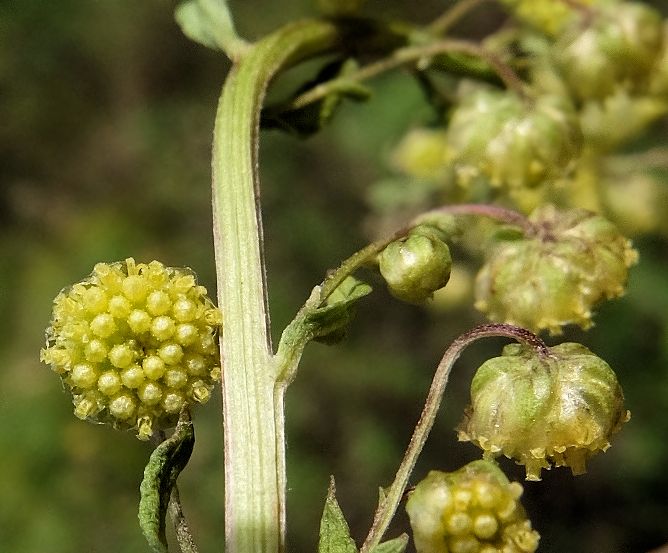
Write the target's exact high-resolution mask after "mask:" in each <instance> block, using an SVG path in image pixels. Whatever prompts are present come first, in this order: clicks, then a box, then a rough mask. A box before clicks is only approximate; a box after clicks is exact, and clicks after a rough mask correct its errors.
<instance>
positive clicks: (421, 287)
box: [378, 227, 452, 303]
mask: <svg viewBox="0 0 668 553" xmlns="http://www.w3.org/2000/svg"><path fill="white" fill-rule="evenodd" d="M378 262H379V265H380V272H381V274H382V275H383V278H384V279H385V281H386V282H387V286H388V288H389V290H390V293H391V294H392V295H393V296H394V297H395V298H397V299H400V300H402V301H406V302H408V303H421V302H423V301H425V300H427V299H429V298H431V296H432V294H433V293H434V292H435V291H436V290H439V289H440V288H443V287H444V286H445V285H446V284H447V283H448V279H449V278H450V269H451V267H452V258H451V257H450V249H449V248H448V245H447V244H446V243H445V242H443V240H441V239H440V238H439V236H438V234H437V231H436V230H433V229H431V228H428V227H416V228H414V229H413V230H411V231H410V232H409V234H408V236H407V237H406V238H403V239H401V240H396V241H394V242H392V243H390V244H389V245H388V246H387V247H386V248H385V249H384V250H383V251H382V252H381V253H380V255H379V260H378Z"/></svg>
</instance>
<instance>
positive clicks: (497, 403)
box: [459, 343, 629, 480]
mask: <svg viewBox="0 0 668 553" xmlns="http://www.w3.org/2000/svg"><path fill="white" fill-rule="evenodd" d="M628 418H629V413H628V411H626V410H625V409H624V396H623V394H622V389H621V387H620V385H619V383H618V382H617V377H616V376H615V373H614V372H613V371H612V369H611V368H610V366H609V365H608V364H607V363H606V362H605V361H603V360H602V359H601V358H599V357H597V356H596V355H594V354H593V353H592V352H591V351H589V350H588V349H587V348H585V347H584V346H582V345H580V344H574V343H564V344H560V345H558V346H555V347H553V348H548V352H547V353H543V354H541V353H538V352H537V351H536V350H535V349H534V348H533V347H530V346H526V345H519V344H512V345H509V346H506V347H505V348H504V350H503V354H502V356H501V357H495V358H494V359H490V360H489V361H486V362H485V363H484V364H483V365H482V366H481V367H480V368H479V369H478V371H477V372H476V374H475V376H474V377H473V382H472V383H471V405H470V407H469V409H468V410H467V413H466V415H465V417H464V421H463V422H462V424H461V425H460V428H459V439H460V440H462V441H471V442H474V443H475V444H476V445H478V446H479V447H480V448H481V449H482V450H483V451H484V454H485V456H486V457H496V456H498V455H505V456H506V457H510V458H512V459H515V460H516V461H517V463H519V464H522V465H525V467H526V472H527V480H540V472H541V469H544V468H546V469H549V468H550V465H552V464H553V465H555V466H568V467H570V468H571V471H572V472H573V474H582V473H583V472H585V468H586V467H585V465H586V461H587V460H588V459H589V458H590V457H591V456H592V455H594V454H596V453H598V452H599V451H605V450H606V449H608V447H610V442H609V440H610V437H611V436H612V434H614V433H615V432H617V431H618V430H619V429H620V428H621V426H622V424H623V423H624V422H626V421H627V420H628Z"/></svg>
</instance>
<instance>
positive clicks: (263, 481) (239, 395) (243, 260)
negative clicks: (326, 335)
mask: <svg viewBox="0 0 668 553" xmlns="http://www.w3.org/2000/svg"><path fill="white" fill-rule="evenodd" d="M336 35H337V33H336V28H335V27H334V26H333V25H332V24H330V23H326V22H317V21H308V22H301V23H297V24H294V25H290V26H287V27H285V28H283V29H281V30H279V31H277V32H275V33H273V34H271V35H270V36H268V37H267V38H265V39H264V40H262V41H260V42H258V43H257V44H255V45H253V46H251V47H250V48H249V50H248V51H247V52H246V53H245V55H244V56H243V58H242V59H241V60H240V61H239V62H238V63H237V64H236V65H235V66H234V67H233V68H232V70H231V72H230V74H229V76H228V78H227V81H226V83H225V86H224V88H223V92H222V95H221V98H220V102H219V106H218V112H217V115H216V125H215V130H214V145H213V163H212V165H213V213H214V242H215V251H216V268H217V281H218V301H219V305H220V307H221V309H222V311H223V314H224V330H223V333H222V340H221V355H222V359H223V367H224V370H223V390H222V392H223V418H224V442H225V551H226V553H277V552H280V551H282V550H283V549H284V542H285V450H284V417H283V408H282V404H283V397H282V388H280V389H278V390H276V389H275V388H276V386H275V382H276V372H277V371H276V367H275V365H276V363H275V361H274V358H273V356H272V351H271V345H270V338H269V328H268V327H269V324H268V321H269V319H268V315H267V309H266V286H265V277H264V264H263V254H262V226H261V220H260V210H259V202H258V198H259V187H258V178H257V137H258V122H259V113H260V109H261V106H262V101H263V97H264V93H265V90H266V87H267V84H268V82H269V81H270V79H271V78H272V76H273V75H274V74H275V73H276V72H277V71H278V70H279V69H280V68H281V67H283V66H285V65H287V64H289V63H291V62H293V61H295V60H297V59H299V58H302V57H305V56H308V55H311V54H313V53H316V52H319V51H322V50H326V49H328V48H330V47H331V46H332V45H333V43H334V41H335V40H336Z"/></svg>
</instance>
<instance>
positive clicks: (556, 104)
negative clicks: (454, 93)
mask: <svg viewBox="0 0 668 553" xmlns="http://www.w3.org/2000/svg"><path fill="white" fill-rule="evenodd" d="M447 137H448V146H449V148H450V151H451V152H452V156H453V157H452V162H453V164H454V167H455V172H456V174H457V178H458V181H459V182H460V184H462V185H466V184H467V183H468V182H469V181H470V180H471V179H473V178H475V177H477V176H479V175H483V176H485V177H487V178H488V179H489V182H490V184H491V185H492V186H505V187H508V188H511V189H516V188H523V187H533V186H537V185H539V184H542V183H543V182H545V181H551V180H555V179H558V178H560V177H562V176H563V175H564V174H566V173H567V172H568V171H569V170H570V169H571V167H572V164H573V162H574V160H575V159H576V158H577V157H578V156H579V154H580V149H581V144H582V135H581V131H580V127H579V121H578V118H577V116H576V113H575V111H574V110H573V107H572V106H571V105H570V103H569V101H568V99H567V98H566V97H563V96H554V95H541V96H539V97H538V98H537V99H536V100H535V101H532V102H529V101H527V100H525V99H522V98H520V97H519V96H518V95H516V94H514V93H512V92H507V91H505V92H504V91H497V90H490V89H487V88H478V89H476V90H474V91H473V92H472V93H470V94H467V95H466V96H465V97H464V99H463V100H462V102H461V103H460V104H459V105H458V106H457V108H456V109H455V110H454V112H453V113H452V118H451V120H450V123H449V125H448V134H447Z"/></svg>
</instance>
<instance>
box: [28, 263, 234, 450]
mask: <svg viewBox="0 0 668 553" xmlns="http://www.w3.org/2000/svg"><path fill="white" fill-rule="evenodd" d="M206 293H207V292H206V289H205V288H204V287H203V286H198V285H197V283H196V281H195V276H194V275H193V274H192V272H191V271H190V270H188V269H181V268H172V267H165V266H164V265H163V264H162V263H159V262H158V261H152V262H151V263H148V264H143V263H139V264H136V263H135V261H134V259H132V258H129V259H127V260H125V261H124V262H118V263H111V264H108V263H98V264H97V265H96V266H95V268H94V270H93V273H92V274H91V275H90V276H89V277H88V278H86V279H84V280H83V281H81V282H79V283H77V284H75V285H73V286H71V287H70V288H67V289H65V290H63V291H62V292H60V294H58V296H57V297H56V299H55V300H54V308H53V319H52V321H51V326H50V327H49V328H48V329H47V331H46V348H44V349H42V351H41V354H40V357H41V360H42V361H43V362H44V363H48V364H50V365H51V367H52V369H53V370H54V371H55V372H57V373H58V374H59V375H60V377H61V378H62V380H63V383H64V385H65V387H66V388H67V389H68V390H70V391H71V392H72V395H73V397H74V414H75V415H76V416H77V417H79V418H81V419H87V420H90V421H93V422H100V423H109V424H112V425H113V426H114V427H116V428H133V429H136V430H137V435H138V437H139V438H140V439H142V440H147V439H148V438H150V437H151V435H152V434H153V432H154V430H157V429H162V428H168V427H170V426H173V424H174V423H175V421H176V419H177V418H178V414H179V412H180V411H181V408H182V407H184V406H185V405H189V404H192V403H193V402H197V403H205V402H206V401H207V400H208V399H209V396H210V393H211V389H212V387H213V383H214V382H215V381H216V380H219V379H220V374H221V370H220V354H219V350H218V346H217V334H218V330H219V328H220V326H221V323H222V317H221V314H220V312H219V310H218V309H216V308H215V306H214V305H213V303H212V302H211V300H210V299H209V298H208V297H207V295H206Z"/></svg>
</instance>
